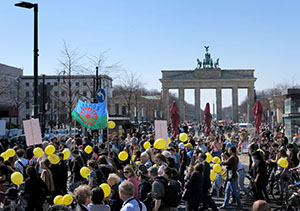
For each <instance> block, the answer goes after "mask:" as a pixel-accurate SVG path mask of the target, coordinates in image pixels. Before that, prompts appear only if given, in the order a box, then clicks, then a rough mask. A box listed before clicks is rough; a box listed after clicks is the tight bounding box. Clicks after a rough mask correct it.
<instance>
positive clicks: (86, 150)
mask: <svg viewBox="0 0 300 211" xmlns="http://www.w3.org/2000/svg"><path fill="white" fill-rule="evenodd" d="M84 151H85V153H86V154H91V152H92V151H93V148H92V147H91V146H90V145H87V146H86V147H85V148H84Z"/></svg>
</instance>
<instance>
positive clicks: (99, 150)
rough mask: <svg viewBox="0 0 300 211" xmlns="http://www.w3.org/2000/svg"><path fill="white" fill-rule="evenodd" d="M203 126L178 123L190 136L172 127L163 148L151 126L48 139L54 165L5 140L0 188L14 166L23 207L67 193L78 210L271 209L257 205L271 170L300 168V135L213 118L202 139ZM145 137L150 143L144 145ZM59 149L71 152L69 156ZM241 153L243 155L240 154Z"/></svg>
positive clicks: (41, 205) (38, 206)
mask: <svg viewBox="0 0 300 211" xmlns="http://www.w3.org/2000/svg"><path fill="white" fill-rule="evenodd" d="M225 126H226V127H225ZM203 130H204V127H201V124H198V123H191V124H190V125H189V126H188V125H187V124H186V123H183V124H182V125H181V127H180V131H181V132H182V133H186V134H188V140H186V141H185V142H182V140H180V136H179V135H176V136H174V135H172V133H171V131H170V132H169V141H166V143H167V145H168V146H167V147H165V148H164V149H157V148H155V147H154V143H155V141H156V140H155V134H154V131H153V130H151V129H148V130H139V129H136V130H134V131H133V132H131V133H128V134H127V135H126V136H125V137H123V136H118V135H111V136H109V138H108V139H109V141H107V142H105V143H95V142H94V141H93V140H92V139H91V138H89V137H82V135H81V134H77V135H76V136H75V137H66V138H56V137H53V138H52V139H51V140H49V141H44V142H43V143H42V145H41V146H40V147H41V148H42V149H45V148H46V147H47V146H49V145H53V146H54V147H55V153H56V154H57V155H58V156H59V158H60V161H59V162H58V163H57V164H53V163H51V162H50V160H49V159H48V158H47V155H45V154H44V155H43V156H42V157H40V158H39V157H37V156H35V155H34V153H33V150H34V147H37V146H30V147H24V148H22V147H20V146H18V145H16V146H9V144H2V145H1V148H2V151H3V152H4V151H5V150H7V148H10V147H11V148H13V149H14V150H15V152H16V155H15V156H13V157H10V158H9V159H8V160H5V159H4V158H3V157H1V156H0V191H2V192H5V191H6V192H7V191H8V190H9V189H11V188H10V184H11V180H10V175H11V174H12V173H13V172H15V171H19V172H20V173H21V174H22V175H23V177H24V182H23V184H22V185H20V187H18V189H17V191H18V193H19V194H20V197H22V198H24V199H25V200H26V202H27V203H26V204H25V205H24V206H25V207H26V210H28V211H33V210H37V211H39V210H45V209H47V206H48V207H49V206H51V205H52V204H53V199H54V198H55V196H57V195H64V194H71V195H72V196H74V199H76V200H74V202H73V203H72V204H70V205H69V207H70V209H73V210H83V211H96V210H104V211H106V210H107V211H109V210H112V211H120V210H121V211H131V210H132V211H135V210H136V211H145V210H153V211H169V210H170V211H173V210H174V211H176V210H178V209H179V208H180V207H185V208H186V210H191V211H196V210H207V209H208V208H210V209H211V210H213V211H215V210H219V209H228V207H229V205H230V203H233V204H234V203H236V209H242V207H243V204H242V200H241V198H243V199H245V200H252V201H253V202H254V201H257V202H256V203H254V204H253V210H256V211H260V210H268V209H270V207H269V206H261V204H264V205H265V204H267V202H269V201H270V198H269V197H270V194H269V193H268V190H267V185H268V184H269V181H270V177H271V176H270V175H271V172H275V173H274V175H275V177H276V178H277V179H279V180H282V181H284V180H285V178H289V177H290V174H291V172H296V174H297V172H298V173H299V172H300V165H299V160H300V153H299V147H300V141H299V140H300V138H299V137H298V136H295V137H294V138H293V139H292V140H288V139H287V138H286V136H285V135H284V131H283V128H281V127H277V128H276V129H275V130H274V131H272V130H271V129H270V128H269V127H268V126H267V125H262V126H261V128H260V131H259V133H256V135H255V136H251V135H250V134H249V132H248V131H247V130H246V129H239V128H238V127H237V125H235V124H227V125H224V124H220V125H218V124H215V125H214V126H213V128H212V130H211V132H210V134H209V135H208V136H206V137H204V136H203V134H204V133H203V132H204V131H203ZM147 142H149V143H150V145H149V146H150V147H145V146H147V144H145V143H147ZM1 143H7V142H6V141H5V140H2V141H1ZM87 146H91V147H92V152H91V153H87V152H86V151H85V150H84V149H85V148H86V147H87ZM64 149H69V150H70V152H71V156H70V157H68V158H67V159H65V157H64V153H63V150H64ZM245 149H246V150H245ZM120 152H126V153H127V155H128V157H127V158H126V159H125V160H124V159H121V160H120V157H119V156H118V155H119V153H120ZM208 155H211V156H212V157H219V158H220V163H219V164H220V165H221V166H222V172H219V173H217V174H216V178H213V179H212V178H211V171H213V168H212V167H213V164H212V163H211V162H210V161H208V159H207V158H208ZM240 155H242V157H243V158H247V159H243V160H242V159H240V158H241V156H240ZM280 158H285V159H286V160H287V161H288V167H286V168H282V167H280V165H278V160H279V159H280ZM248 159H249V161H248ZM246 160H247V161H246ZM82 167H87V168H89V170H90V173H89V175H88V177H87V178H85V177H83V176H82V173H81V169H82ZM278 172H280V173H278ZM246 175H250V177H251V178H252V179H253V181H252V182H253V183H252V185H251V188H247V187H246V186H245V181H244V180H245V176H246ZM296 182H298V183H296ZM103 183H107V184H108V185H109V187H110V189H111V191H110V193H109V195H108V196H105V191H104V190H103V189H102V188H101V187H99V186H100V185H101V184H103ZM295 183H296V184H294V183H293V184H289V188H292V187H299V186H300V184H299V180H298V181H295ZM279 184H280V183H279ZM284 188H285V187H283V186H282V187H281V189H279V190H280V193H279V197H281V198H284V197H285V195H284V193H285V192H284ZM212 195H215V196H216V197H221V196H224V202H223V204H222V206H221V207H217V205H216V203H215V201H214V200H213V198H212ZM6 196H7V193H6V194H1V195H0V201H1V203H5V198H6ZM231 198H232V201H231V202H230V199H231ZM262 200H264V201H262ZM262 202H263V203H262ZM259 207H265V208H259Z"/></svg>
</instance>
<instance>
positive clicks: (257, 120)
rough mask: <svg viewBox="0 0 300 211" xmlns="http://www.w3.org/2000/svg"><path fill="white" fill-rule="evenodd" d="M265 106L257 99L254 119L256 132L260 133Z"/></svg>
mask: <svg viewBox="0 0 300 211" xmlns="http://www.w3.org/2000/svg"><path fill="white" fill-rule="evenodd" d="M262 113H263V107H262V105H261V103H260V100H256V103H255V105H254V107H253V114H254V121H255V129H256V133H258V130H259V126H260V124H261V120H262Z"/></svg>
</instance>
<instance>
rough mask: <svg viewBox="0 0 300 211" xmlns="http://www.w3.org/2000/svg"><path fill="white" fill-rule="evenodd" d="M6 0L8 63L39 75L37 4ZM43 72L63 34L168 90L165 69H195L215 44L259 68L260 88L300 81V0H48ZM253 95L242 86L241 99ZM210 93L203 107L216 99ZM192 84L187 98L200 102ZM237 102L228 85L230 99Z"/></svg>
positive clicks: (232, 60)
mask: <svg viewBox="0 0 300 211" xmlns="http://www.w3.org/2000/svg"><path fill="white" fill-rule="evenodd" d="M14 3H16V2H15V1H11V0H1V1H0V26H1V27H0V33H1V39H0V49H1V51H0V62H1V63H4V64H8V65H12V66H16V67H21V68H24V73H25V74H26V75H28V74H32V56H33V54H32V50H33V49H32V48H33V11H30V10H27V9H22V8H17V7H14V6H13V5H14ZM38 3H39V50H40V57H39V72H40V73H41V74H42V73H44V74H53V73H55V71H56V69H57V68H58V67H59V65H58V61H57V60H58V59H59V57H60V51H61V50H62V48H63V40H65V41H66V43H68V45H70V46H71V47H73V48H78V50H79V52H80V53H81V54H82V55H87V56H91V55H97V54H98V53H99V52H101V51H105V50H107V49H110V50H109V53H108V54H107V56H108V57H109V58H108V60H107V63H108V64H109V63H115V62H119V64H120V65H121V67H122V68H123V69H126V70H128V71H131V72H135V73H137V74H140V75H141V80H142V81H144V82H145V86H146V87H147V88H155V89H158V90H159V89H160V87H161V84H160V82H159V80H158V79H159V78H160V77H161V72H160V71H161V70H162V69H164V70H165V69H187V70H188V69H194V68H195V67H196V59H197V58H200V59H202V58H203V57H204V48H203V46H204V45H209V46H210V52H211V54H212V57H213V58H215V59H216V58H220V67H221V68H228V69H238V68H245V69H246V68H254V69H255V76H256V77H257V78H258V79H257V82H256V84H255V86H256V89H257V90H261V89H265V88H271V87H273V86H274V84H277V83H284V82H288V83H291V82H292V81H293V82H294V83H300V79H299V75H300V74H299V73H298V72H299V68H300V64H299V61H300V59H299V58H300V51H299V49H300V41H299V37H300V28H299V26H300V19H299V11H300V1H296V0H294V1H292V0H289V1H282V0H281V1H279V0H263V1H261V0H235V1H233V0H226V1H225V0H222V1H220V0H219V1H217V0H210V1H208V0H206V1H201V0H194V1H192V0H186V1H182V0H172V1H171V0H151V1H150V0H148V1H146V0H118V1H117V0H106V1H103V0H90V1H74V0H73V1H71V0H64V1H61V0H60V1H59V0H51V1H49V0H48V1H47V0H41V1H38ZM245 95H246V91H245V90H241V91H240V92H239V99H240V101H241V100H243V98H244V97H245ZM214 96H215V95H214V91H213V90H205V91H203V92H202V98H201V100H202V107H204V105H205V103H206V102H210V103H212V102H213V101H214ZM193 98H194V96H193V93H192V92H191V91H190V90H189V91H186V100H188V101H189V102H193V101H194V99H193ZM230 104H231V96H230V91H229V90H226V91H224V92H223V106H228V105H230Z"/></svg>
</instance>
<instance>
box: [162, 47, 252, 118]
mask: <svg viewBox="0 0 300 211" xmlns="http://www.w3.org/2000/svg"><path fill="white" fill-rule="evenodd" d="M205 48H206V53H205V58H204V59H203V61H202V62H201V61H200V60H199V59H197V63H198V65H197V68H196V69H194V70H162V71H161V72H162V78H161V79H160V82H161V83H162V98H163V102H164V104H165V105H164V108H165V109H166V110H165V112H164V114H165V116H164V118H165V119H168V120H169V119H170V118H169V115H170V114H169V113H170V112H169V110H170V106H171V102H169V90H170V89H178V96H179V103H178V107H179V112H180V120H181V121H183V120H185V101H184V90H185V89H194V94H195V119H197V120H200V115H201V113H200V112H201V110H200V105H201V104H200V100H201V97H200V90H201V89H215V90H216V105H217V120H221V119H222V89H231V91H232V114H233V116H232V120H233V121H234V122H238V120H239V119H238V89H247V90H248V107H247V117H248V121H250V122H252V121H253V112H252V108H253V106H254V83H255V81H256V78H255V77H254V69H221V68H219V59H217V60H216V61H215V62H213V59H212V58H211V55H210V53H209V52H208V49H209V46H205Z"/></svg>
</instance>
